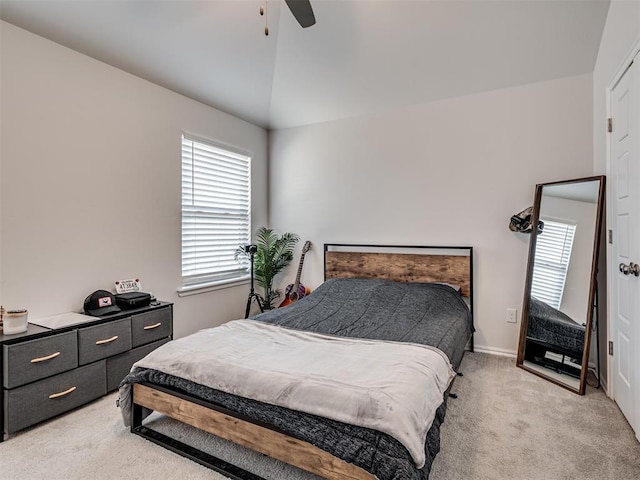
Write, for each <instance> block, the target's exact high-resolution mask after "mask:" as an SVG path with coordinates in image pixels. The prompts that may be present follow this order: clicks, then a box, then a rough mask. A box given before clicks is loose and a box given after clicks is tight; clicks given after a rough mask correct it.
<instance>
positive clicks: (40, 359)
mask: <svg viewBox="0 0 640 480" xmlns="http://www.w3.org/2000/svg"><path fill="white" fill-rule="evenodd" d="M58 355H60V352H56V353H52V354H51V355H47V356H46V357H39V358H32V359H31V363H40V362H46V361H47V360H51V359H52V358H56V357H57V356H58Z"/></svg>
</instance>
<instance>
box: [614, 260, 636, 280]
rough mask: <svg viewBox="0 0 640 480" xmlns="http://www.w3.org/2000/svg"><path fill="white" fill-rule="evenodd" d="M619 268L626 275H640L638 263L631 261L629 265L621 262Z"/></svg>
mask: <svg viewBox="0 0 640 480" xmlns="http://www.w3.org/2000/svg"><path fill="white" fill-rule="evenodd" d="M618 269H619V270H620V271H621V272H622V273H623V274H625V275H629V274H630V273H633V274H634V275H635V276H636V277H638V276H640V265H638V264H637V263H633V262H629V265H627V264H626V263H621V264H620V265H619V266H618Z"/></svg>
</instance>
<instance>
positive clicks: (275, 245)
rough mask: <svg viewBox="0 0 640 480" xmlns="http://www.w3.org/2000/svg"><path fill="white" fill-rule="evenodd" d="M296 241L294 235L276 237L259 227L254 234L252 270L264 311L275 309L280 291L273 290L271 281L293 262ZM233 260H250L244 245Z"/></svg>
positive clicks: (273, 232)
mask: <svg viewBox="0 0 640 480" xmlns="http://www.w3.org/2000/svg"><path fill="white" fill-rule="evenodd" d="M298 240H300V237H298V235H296V234H295V233H283V234H282V235H278V234H277V233H276V232H275V231H274V230H273V229H271V228H266V227H260V228H259V229H258V231H257V232H256V246H257V247H258V250H257V252H256V253H255V255H254V264H253V270H254V278H255V281H256V283H257V284H258V285H259V286H260V287H262V289H263V290H264V295H260V294H258V297H259V299H260V303H261V304H262V307H263V308H264V309H265V310H272V309H273V308H275V303H274V302H275V300H276V299H277V298H278V297H279V296H280V295H281V294H282V291H281V290H280V289H274V288H273V280H274V278H275V277H276V275H278V274H279V273H280V272H282V271H283V270H284V269H285V268H286V267H287V265H289V263H291V260H293V253H294V249H295V247H296V244H297V243H298ZM235 258H236V260H237V261H242V262H246V261H247V260H248V259H249V258H250V254H249V253H248V252H246V251H245V248H244V245H241V246H240V247H238V248H237V249H236V251H235ZM247 264H248V263H247Z"/></svg>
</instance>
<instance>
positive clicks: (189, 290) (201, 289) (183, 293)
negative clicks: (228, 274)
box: [178, 275, 250, 297]
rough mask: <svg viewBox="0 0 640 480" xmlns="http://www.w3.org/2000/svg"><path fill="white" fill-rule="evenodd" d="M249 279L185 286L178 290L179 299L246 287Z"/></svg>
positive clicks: (247, 277) (241, 278)
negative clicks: (241, 286)
mask: <svg viewBox="0 0 640 480" xmlns="http://www.w3.org/2000/svg"><path fill="white" fill-rule="evenodd" d="M249 280H250V277H249V276H248V275H247V276H245V277H240V278H234V279H232V280H219V281H217V282H207V283H198V284H196V285H186V286H183V287H181V288H179V289H178V296H179V297H188V296H190V295H198V294H200V293H207V292H213V291H215V290H222V289H224V288H232V287H237V286H240V285H247V284H248V283H249Z"/></svg>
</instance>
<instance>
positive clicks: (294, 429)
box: [123, 279, 473, 480]
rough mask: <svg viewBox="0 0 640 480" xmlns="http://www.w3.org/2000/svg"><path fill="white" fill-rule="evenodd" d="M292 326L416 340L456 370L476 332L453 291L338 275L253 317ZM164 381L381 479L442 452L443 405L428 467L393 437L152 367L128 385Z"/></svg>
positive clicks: (423, 473) (412, 473) (413, 471)
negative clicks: (439, 353) (293, 300)
mask: <svg viewBox="0 0 640 480" xmlns="http://www.w3.org/2000/svg"><path fill="white" fill-rule="evenodd" d="M253 318H254V319H255V320H260V321H264V322H268V323H273V324H276V325H282V326H285V327H288V328H295V329H301V330H308V331H314V332H320V333H326V334H331V335H340V336H348V337H356V338H371V339H380V340H393V341H410V342H414V343H422V344H425V345H431V346H434V347H437V348H438V349H440V350H442V351H443V352H444V353H445V354H446V355H447V356H448V357H449V359H450V361H451V364H452V365H453V367H454V368H455V369H457V368H458V366H459V364H460V361H461V359H462V356H463V354H464V348H465V345H466V343H467V341H468V340H469V338H470V336H471V333H472V329H473V327H472V323H471V316H470V313H469V309H468V308H467V306H466V304H465V302H464V301H463V299H462V298H461V297H460V295H459V294H458V293H457V292H456V291H455V290H453V289H452V288H450V287H448V286H445V285H439V284H405V283H395V282H389V281H385V280H363V279H334V280H328V281H327V282H325V283H324V284H322V285H321V286H320V287H319V288H318V289H317V290H316V291H315V292H313V293H312V294H311V295H308V296H307V297H305V298H303V299H301V300H300V301H298V302H296V303H295V304H293V305H291V306H289V307H286V308H283V309H278V310H274V311H270V312H267V313H264V314H260V315H257V316H255V317H253ZM137 382H150V383H154V384H160V385H166V386H169V387H173V388H176V389H179V390H183V391H186V392H188V393H189V394H191V395H195V396H197V397H200V398H203V399H206V400H208V401H211V402H213V403H216V404H218V405H221V406H224V407H225V408H227V409H229V410H232V411H235V412H237V413H239V414H241V415H244V416H247V417H249V418H252V419H254V420H256V421H259V422H263V423H267V424H270V425H273V426H274V427H275V428H277V429H279V430H281V431H284V432H285V433H287V434H289V435H291V436H293V437H295V438H298V439H300V440H303V441H306V442H309V443H312V444H314V445H316V446H317V447H319V448H322V449H323V450H326V451H328V452H330V453H331V454H333V455H335V456H337V457H339V458H342V459H343V460H345V461H347V462H349V463H353V464H355V465H358V466H360V467H362V468H364V469H365V470H368V471H369V472H371V473H373V474H374V475H376V477H377V478H379V479H381V480H412V479H415V480H425V479H427V478H428V476H429V471H430V469H431V463H432V461H433V459H434V458H435V455H436V454H437V453H438V451H439V449H440V424H441V423H442V421H443V420H444V415H445V412H446V402H443V404H442V405H441V406H440V407H439V408H438V411H437V413H436V418H435V420H434V422H433V425H432V427H431V429H430V430H429V433H428V435H427V441H426V443H425V453H426V459H427V460H426V464H425V466H424V467H423V468H421V469H417V468H416V467H415V465H414V463H413V461H412V459H411V456H410V454H409V452H408V451H407V449H406V448H405V447H404V446H402V445H401V444H400V443H399V442H398V441H397V440H395V439H393V438H392V437H391V436H389V435H387V434H384V433H380V432H377V431H375V430H370V429H367V428H363V427H356V426H353V425H348V424H344V423H340V422H336V421H333V420H329V419H326V418H322V417H317V416H314V415H308V414H303V413H300V412H296V411H293V410H288V409H286V408H282V407H277V406H273V405H267V404H263V403H260V402H257V401H253V400H249V399H245V398H241V397H236V396H234V395H230V394H227V393H224V392H220V391H217V390H212V389H210V388H207V387H203V386H202V385H198V384H194V383H191V382H188V381H186V380H184V379H181V378H178V377H173V376H171V375H167V374H164V373H161V372H158V371H156V370H152V369H136V370H134V371H133V372H132V373H131V374H130V375H128V376H127V377H126V378H125V379H124V381H123V383H137Z"/></svg>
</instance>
